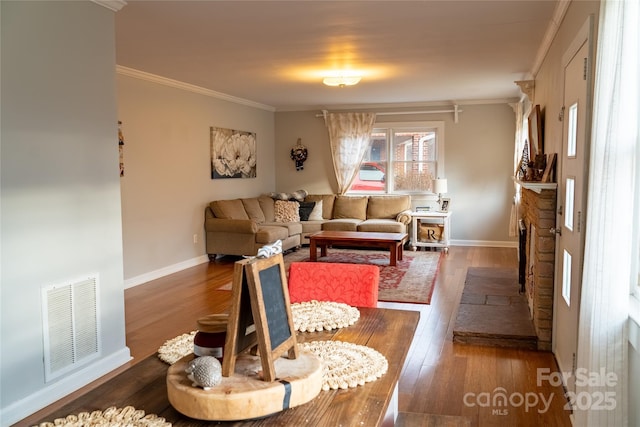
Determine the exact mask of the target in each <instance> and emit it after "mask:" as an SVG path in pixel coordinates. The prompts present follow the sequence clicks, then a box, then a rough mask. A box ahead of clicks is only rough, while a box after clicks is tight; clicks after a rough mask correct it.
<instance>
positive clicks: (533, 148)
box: [529, 104, 544, 161]
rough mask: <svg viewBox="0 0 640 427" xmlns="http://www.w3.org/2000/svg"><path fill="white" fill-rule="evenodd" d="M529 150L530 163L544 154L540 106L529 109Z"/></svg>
mask: <svg viewBox="0 0 640 427" xmlns="http://www.w3.org/2000/svg"><path fill="white" fill-rule="evenodd" d="M529 149H530V154H529V158H530V159H531V161H535V159H536V156H537V155H540V154H543V153H544V145H543V141H542V117H541V116H540V104H536V105H534V106H533V107H531V112H530V113H529Z"/></svg>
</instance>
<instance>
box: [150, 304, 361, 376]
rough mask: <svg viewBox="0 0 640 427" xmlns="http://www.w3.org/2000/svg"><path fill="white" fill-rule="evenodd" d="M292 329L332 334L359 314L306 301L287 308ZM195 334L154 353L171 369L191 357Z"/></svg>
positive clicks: (340, 306) (341, 306) (352, 309)
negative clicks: (289, 308)
mask: <svg viewBox="0 0 640 427" xmlns="http://www.w3.org/2000/svg"><path fill="white" fill-rule="evenodd" d="M291 317H292V320H293V327H294V329H295V330H296V331H300V332H314V331H322V330H328V331H329V330H332V329H339V328H344V327H347V326H350V325H353V324H354V323H356V322H357V321H358V319H360V311H359V310H358V309H357V308H355V307H351V306H350V305H347V304H344V303H341V302H331V301H315V300H314V301H309V302H300V303H294V304H291ZM196 332H197V331H191V332H190V333H188V334H182V335H180V336H177V337H175V338H172V339H170V340H168V341H165V343H164V344H163V345H162V346H161V347H160V348H159V349H158V357H159V358H160V360H162V361H163V362H165V363H168V364H169V365H173V364H174V363H176V362H177V361H178V360H180V359H181V358H183V357H184V356H186V355H187V354H189V353H193V339H194V337H195V335H196Z"/></svg>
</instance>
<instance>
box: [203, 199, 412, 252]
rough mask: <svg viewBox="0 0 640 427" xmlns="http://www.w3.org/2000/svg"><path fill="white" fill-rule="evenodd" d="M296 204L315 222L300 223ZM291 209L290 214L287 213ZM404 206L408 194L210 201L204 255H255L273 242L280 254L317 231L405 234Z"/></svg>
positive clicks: (408, 219)
mask: <svg viewBox="0 0 640 427" xmlns="http://www.w3.org/2000/svg"><path fill="white" fill-rule="evenodd" d="M319 202H321V203H319ZM300 204H302V205H304V207H306V208H309V207H310V206H313V205H315V207H316V212H315V213H316V214H315V219H314V218H313V217H312V218H310V219H309V220H300V218H299V212H298V209H299V207H300ZM320 205H321V206H320ZM294 206H295V211H296V212H295V214H296V216H294V215H293V214H292V210H293V209H294ZM410 207H411V197H410V196H408V195H393V196H341V195H335V194H322V195H307V196H306V197H305V198H304V200H303V201H302V202H301V203H300V202H297V201H285V200H277V199H276V198H274V197H271V196H270V195H263V196H260V197H253V198H244V199H233V200H215V201H213V202H211V203H209V205H208V206H207V207H206V208H205V223H204V226H205V236H206V249H207V254H208V255H209V258H210V259H214V258H215V257H216V255H256V253H257V252H258V249H260V248H261V247H262V246H264V245H268V244H271V243H273V242H275V241H276V240H281V241H282V249H283V250H285V251H286V250H289V249H297V248H299V247H300V246H301V245H302V244H308V243H309V238H308V236H309V235H310V234H313V233H315V232H317V231H320V230H345V231H370V232H388V233H406V232H407V227H408V224H409V223H410V222H411V216H410V214H409V212H410ZM285 208H286V209H285ZM318 209H321V211H322V214H321V215H322V216H321V218H320V216H319V214H318V213H319V212H318ZM287 211H288V212H287Z"/></svg>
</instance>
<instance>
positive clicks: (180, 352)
mask: <svg viewBox="0 0 640 427" xmlns="http://www.w3.org/2000/svg"><path fill="white" fill-rule="evenodd" d="M197 332H198V331H191V332H189V333H188V334H182V335H179V336H177V337H175V338H171V339H170V340H168V341H165V343H164V344H162V346H160V348H159V349H158V357H159V358H160V360H162V361H163V362H164V363H168V364H169V365H173V364H174V363H176V362H177V361H178V360H180V359H182V358H183V357H184V356H186V355H187V354H190V353H193V339H194V337H195V336H196V333H197Z"/></svg>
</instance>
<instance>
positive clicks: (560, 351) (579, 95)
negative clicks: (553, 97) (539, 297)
mask: <svg viewBox="0 0 640 427" xmlns="http://www.w3.org/2000/svg"><path fill="white" fill-rule="evenodd" d="M589 63H590V61H589V41H588V33H587V35H586V36H585V35H582V36H581V37H580V38H577V39H576V41H574V43H573V45H572V48H571V50H569V51H567V53H566V54H565V61H564V66H565V68H564V106H563V113H562V115H561V118H562V120H563V137H562V152H561V153H560V154H559V176H558V196H557V197H558V199H557V206H558V210H557V216H556V229H555V232H556V233H559V234H557V241H556V261H555V262H556V269H555V271H556V273H555V291H554V294H555V296H554V306H555V310H554V311H555V313H554V314H555V316H554V335H553V351H554V353H555V356H556V359H557V361H558V365H559V367H560V370H561V371H562V372H563V373H570V374H571V375H570V376H569V375H566V376H565V378H566V380H567V383H566V384H565V386H566V387H567V390H568V391H571V392H575V375H574V374H575V363H576V353H577V349H578V319H579V314H580V286H581V279H582V259H583V253H584V234H583V233H584V226H585V217H584V216H585V215H584V213H585V210H586V209H585V208H586V188H587V187H586V183H587V169H588V168H587V164H586V161H587V156H586V154H587V153H586V150H587V147H588V144H587V143H586V140H587V135H588V130H589V126H590V114H589V109H590V108H591V106H590V105H588V104H589V103H588V100H587V87H588V85H587V82H588V77H589V76H588V70H589V65H588V64H589Z"/></svg>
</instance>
